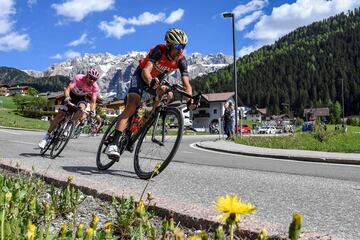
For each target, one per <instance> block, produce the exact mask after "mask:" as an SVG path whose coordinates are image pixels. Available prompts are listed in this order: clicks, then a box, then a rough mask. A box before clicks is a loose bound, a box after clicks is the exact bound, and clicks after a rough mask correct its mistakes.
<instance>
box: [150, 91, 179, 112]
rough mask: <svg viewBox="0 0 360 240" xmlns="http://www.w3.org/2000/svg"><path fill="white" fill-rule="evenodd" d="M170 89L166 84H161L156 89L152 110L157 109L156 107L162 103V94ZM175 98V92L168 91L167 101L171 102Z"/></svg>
mask: <svg viewBox="0 0 360 240" xmlns="http://www.w3.org/2000/svg"><path fill="white" fill-rule="evenodd" d="M167 90H168V87H167V86H165V85H162V86H159V87H158V88H157V89H156V96H155V97H154V98H153V108H152V112H153V111H154V110H155V108H156V107H157V106H158V105H159V104H160V99H161V97H162V95H163V94H164V93H165V92H166V91H167ZM173 98H174V94H173V93H172V92H168V95H167V99H166V103H167V104H169V103H170V102H171V101H172V99H173Z"/></svg>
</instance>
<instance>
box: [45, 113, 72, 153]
mask: <svg viewBox="0 0 360 240" xmlns="http://www.w3.org/2000/svg"><path fill="white" fill-rule="evenodd" d="M74 127H75V126H74V123H73V121H71V120H70V121H64V122H62V127H61V128H60V129H59V131H58V134H57V135H56V136H54V138H55V139H54V142H53V144H52V148H51V152H50V157H51V158H53V159H54V158H56V157H57V156H59V154H60V153H61V152H62V150H64V148H65V146H66V144H67V143H68V142H69V140H70V138H71V137H72V134H73V131H74Z"/></svg>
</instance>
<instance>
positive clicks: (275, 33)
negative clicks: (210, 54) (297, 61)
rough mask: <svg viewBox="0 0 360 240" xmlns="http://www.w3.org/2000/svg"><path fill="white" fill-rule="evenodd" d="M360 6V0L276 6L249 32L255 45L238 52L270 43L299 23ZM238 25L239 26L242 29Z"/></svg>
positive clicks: (317, 0) (314, 0)
mask: <svg viewBox="0 0 360 240" xmlns="http://www.w3.org/2000/svg"><path fill="white" fill-rule="evenodd" d="M359 6H360V0H297V1H296V2H294V3H292V4H288V3H286V4H283V5H281V6H279V7H275V8H273V9H272V12H271V14H270V15H262V16H261V17H260V20H259V21H258V22H257V23H256V24H255V26H254V28H253V29H252V30H251V31H250V32H248V33H247V34H246V35H245V36H246V37H247V38H250V39H253V40H255V41H254V43H253V44H252V45H250V46H245V47H243V48H242V49H241V50H240V51H238V54H239V55H240V56H244V55H246V54H249V53H251V52H253V51H255V50H257V49H258V48H260V47H262V46H264V45H266V44H272V43H274V42H275V41H276V40H278V39H279V38H281V37H282V36H284V35H286V34H288V33H289V32H291V31H293V30H295V29H296V28H298V27H301V26H306V25H309V24H311V23H313V22H315V21H320V20H323V19H325V18H328V17H330V16H334V15H336V14H339V13H341V12H346V11H348V10H353V9H354V8H356V7H359ZM245 18H246V17H245ZM245 18H244V19H245ZM239 21H240V20H239ZM239 21H238V23H237V24H239ZM237 27H238V28H237V29H238V30H240V29H241V28H239V26H237Z"/></svg>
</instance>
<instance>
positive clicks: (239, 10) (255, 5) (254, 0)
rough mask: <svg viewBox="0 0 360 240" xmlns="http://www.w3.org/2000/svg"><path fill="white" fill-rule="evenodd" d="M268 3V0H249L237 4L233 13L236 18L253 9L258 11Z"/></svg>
mask: <svg viewBox="0 0 360 240" xmlns="http://www.w3.org/2000/svg"><path fill="white" fill-rule="evenodd" d="M268 4H269V2H268V0H251V1H250V2H248V3H247V4H244V5H239V6H237V7H236V8H235V9H234V10H233V13H234V15H235V17H236V18H238V17H241V16H243V15H246V14H248V13H251V12H253V11H258V10H261V9H263V8H264V7H266V6H267V5H268Z"/></svg>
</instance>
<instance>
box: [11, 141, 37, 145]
mask: <svg viewBox="0 0 360 240" xmlns="http://www.w3.org/2000/svg"><path fill="white" fill-rule="evenodd" d="M9 142H13V143H21V144H28V145H37V144H35V143H30V142H22V141H9Z"/></svg>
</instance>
